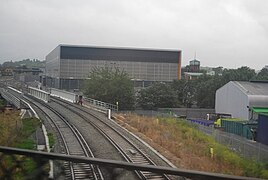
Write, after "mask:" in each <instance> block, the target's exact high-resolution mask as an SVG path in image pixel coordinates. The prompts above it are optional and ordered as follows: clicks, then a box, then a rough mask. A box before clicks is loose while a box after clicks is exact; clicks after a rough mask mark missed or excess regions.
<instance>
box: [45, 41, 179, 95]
mask: <svg viewBox="0 0 268 180" xmlns="http://www.w3.org/2000/svg"><path fill="white" fill-rule="evenodd" d="M95 67H111V68H113V67H117V68H120V69H121V70H124V71H126V72H127V73H128V75H129V77H130V78H131V79H132V80H133V82H134V83H135V86H139V87H144V86H148V85H150V84H151V83H153V82H157V81H159V82H171V81H173V80H175V79H180V76H181V51H179V50H178V51H176V50H155V49H136V48H135V49H134V48H113V47H95V46H74V45H59V46H57V47H56V48H55V49H54V50H53V51H52V52H50V53H49V54H48V55H47V56H46V72H45V77H46V81H45V83H46V86H48V87H54V88H59V89H67V90H70V89H79V88H80V87H81V85H82V81H83V80H84V79H86V78H88V76H89V74H90V72H91V70H92V69H93V68H95Z"/></svg>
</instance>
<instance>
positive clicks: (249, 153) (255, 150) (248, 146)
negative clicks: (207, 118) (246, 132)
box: [198, 125, 268, 162]
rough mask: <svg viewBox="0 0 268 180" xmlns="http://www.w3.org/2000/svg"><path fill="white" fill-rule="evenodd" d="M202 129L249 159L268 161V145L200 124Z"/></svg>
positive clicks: (199, 126)
mask: <svg viewBox="0 0 268 180" xmlns="http://www.w3.org/2000/svg"><path fill="white" fill-rule="evenodd" d="M198 128H199V130H200V131H202V132H204V133H205V134H207V135H210V136H212V137H213V138H214V139H215V140H216V141H217V142H218V143H220V144H224V145H227V146H228V147H229V148H230V149H231V150H232V151H234V152H236V153H237V154H239V155H240V156H242V157H244V158H247V159H254V160H257V161H262V162H265V161H266V162H267V161H268V146H266V145H264V144H261V143H258V142H256V141H253V140H249V139H246V138H244V137H241V136H238V135H235V134H231V133H226V132H224V131H221V130H218V129H214V128H213V127H207V126H202V125H198Z"/></svg>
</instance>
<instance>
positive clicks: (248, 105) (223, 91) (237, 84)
mask: <svg viewBox="0 0 268 180" xmlns="http://www.w3.org/2000/svg"><path fill="white" fill-rule="evenodd" d="M254 108H268V82H257V81H255V82H248V81H230V82H229V83H227V84H225V85H224V86H222V87H221V88H219V89H218V90H217V91H216V101H215V111H216V113H227V114H231V115H232V117H234V118H240V119H243V120H250V119H252V118H253V113H252V110H253V109H254Z"/></svg>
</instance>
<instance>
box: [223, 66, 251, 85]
mask: <svg viewBox="0 0 268 180" xmlns="http://www.w3.org/2000/svg"><path fill="white" fill-rule="evenodd" d="M255 76H256V73H255V70H254V69H250V68H249V67H247V66H242V67H240V68H238V69H224V70H223V73H222V77H223V81H224V82H225V83H228V82H229V81H249V80H251V79H252V78H254V77H255Z"/></svg>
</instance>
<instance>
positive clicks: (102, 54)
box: [60, 46, 181, 63]
mask: <svg viewBox="0 0 268 180" xmlns="http://www.w3.org/2000/svg"><path fill="white" fill-rule="evenodd" d="M60 57H61V59H84V60H87V59H91V60H111V61H134V62H159V63H178V62H179V60H180V58H181V51H168V50H166V51H165V50H151V49H148V50H147V49H127V48H103V47H83V46H82V47H79V46H61V51H60Z"/></svg>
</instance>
